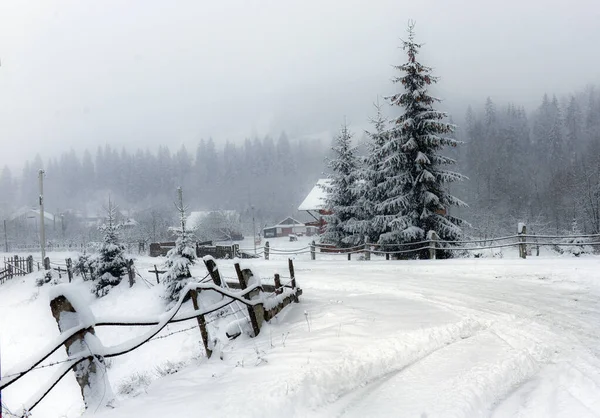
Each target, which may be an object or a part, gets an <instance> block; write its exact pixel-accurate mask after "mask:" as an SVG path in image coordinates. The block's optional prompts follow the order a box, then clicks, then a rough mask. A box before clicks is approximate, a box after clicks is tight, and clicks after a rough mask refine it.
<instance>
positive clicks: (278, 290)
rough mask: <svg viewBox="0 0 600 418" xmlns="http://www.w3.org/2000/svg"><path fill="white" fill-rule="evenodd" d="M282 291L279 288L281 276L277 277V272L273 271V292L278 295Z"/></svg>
mask: <svg viewBox="0 0 600 418" xmlns="http://www.w3.org/2000/svg"><path fill="white" fill-rule="evenodd" d="M282 292H283V289H282V288H281V278H280V277H279V273H275V294H276V295H279V294H281V293H282Z"/></svg>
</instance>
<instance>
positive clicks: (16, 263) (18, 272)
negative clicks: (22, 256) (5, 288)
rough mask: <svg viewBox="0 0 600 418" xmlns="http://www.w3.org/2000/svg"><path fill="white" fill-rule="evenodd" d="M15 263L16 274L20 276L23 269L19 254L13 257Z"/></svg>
mask: <svg viewBox="0 0 600 418" xmlns="http://www.w3.org/2000/svg"><path fill="white" fill-rule="evenodd" d="M12 262H13V265H14V267H15V268H14V272H15V276H20V275H21V270H20V269H19V256H18V255H15V256H14V257H13V259H12Z"/></svg>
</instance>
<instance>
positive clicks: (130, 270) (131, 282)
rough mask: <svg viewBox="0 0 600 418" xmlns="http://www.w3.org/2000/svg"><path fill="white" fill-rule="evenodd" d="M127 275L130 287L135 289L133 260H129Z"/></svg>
mask: <svg viewBox="0 0 600 418" xmlns="http://www.w3.org/2000/svg"><path fill="white" fill-rule="evenodd" d="M127 274H128V276H129V287H133V285H134V284H135V268H134V267H133V259H131V258H130V259H129V260H127ZM69 281H70V280H69Z"/></svg>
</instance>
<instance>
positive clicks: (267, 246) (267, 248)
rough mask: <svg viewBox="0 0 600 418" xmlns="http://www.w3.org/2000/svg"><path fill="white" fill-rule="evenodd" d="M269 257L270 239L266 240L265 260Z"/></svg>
mask: <svg viewBox="0 0 600 418" xmlns="http://www.w3.org/2000/svg"><path fill="white" fill-rule="evenodd" d="M268 259H269V241H267V242H265V260H268Z"/></svg>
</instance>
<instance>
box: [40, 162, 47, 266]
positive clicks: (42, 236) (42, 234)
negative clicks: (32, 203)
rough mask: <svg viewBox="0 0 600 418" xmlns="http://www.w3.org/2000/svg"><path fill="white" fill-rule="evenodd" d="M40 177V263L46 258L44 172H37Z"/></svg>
mask: <svg viewBox="0 0 600 418" xmlns="http://www.w3.org/2000/svg"><path fill="white" fill-rule="evenodd" d="M38 174H39V177H40V246H41V247H42V261H43V260H44V259H45V258H46V228H45V222H44V170H40V171H39V173H38Z"/></svg>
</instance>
